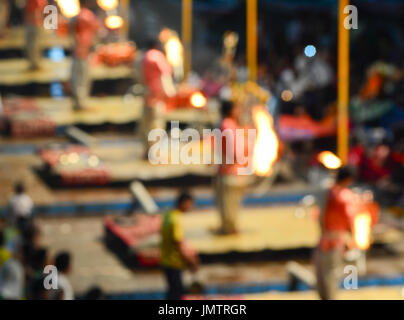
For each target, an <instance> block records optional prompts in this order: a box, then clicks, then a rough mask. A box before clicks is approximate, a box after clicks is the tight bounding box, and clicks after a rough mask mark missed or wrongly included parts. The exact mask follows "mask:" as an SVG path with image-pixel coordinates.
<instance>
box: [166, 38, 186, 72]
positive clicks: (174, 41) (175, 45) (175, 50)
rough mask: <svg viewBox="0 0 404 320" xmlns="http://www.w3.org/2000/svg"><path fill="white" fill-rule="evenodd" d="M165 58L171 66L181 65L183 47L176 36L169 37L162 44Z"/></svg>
mask: <svg viewBox="0 0 404 320" xmlns="http://www.w3.org/2000/svg"><path fill="white" fill-rule="evenodd" d="M164 50H165V52H166V56H167V60H168V62H169V63H170V65H171V66H172V67H174V68H175V67H180V66H181V65H182V57H183V47H182V43H181V41H180V39H178V37H177V36H172V37H170V38H169V39H168V40H167V42H166V43H165V45H164Z"/></svg>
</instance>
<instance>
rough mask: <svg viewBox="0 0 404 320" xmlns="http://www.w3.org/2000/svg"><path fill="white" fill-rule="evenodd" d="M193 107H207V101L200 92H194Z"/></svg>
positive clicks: (192, 97) (192, 96)
mask: <svg viewBox="0 0 404 320" xmlns="http://www.w3.org/2000/svg"><path fill="white" fill-rule="evenodd" d="M190 101H191V105H192V106H193V107H195V108H203V107H204V106H206V103H207V100H206V98H205V96H204V95H203V94H202V93H200V92H199V91H197V92H194V93H193V94H192V95H191V99H190Z"/></svg>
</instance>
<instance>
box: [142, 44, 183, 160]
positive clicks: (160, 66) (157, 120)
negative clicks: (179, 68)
mask: <svg viewBox="0 0 404 320" xmlns="http://www.w3.org/2000/svg"><path fill="white" fill-rule="evenodd" d="M142 71H143V80H144V84H145V86H146V90H147V92H146V105H145V107H144V114H143V119H142V124H141V128H140V131H141V135H142V139H143V144H144V146H145V158H147V157H148V151H149V149H150V147H151V144H152V142H150V141H149V139H148V136H149V133H150V131H151V130H153V129H165V121H164V118H163V115H164V113H165V112H166V110H167V103H168V100H169V99H170V98H172V97H174V96H175V95H176V89H175V86H174V82H173V78H172V77H173V69H172V67H171V65H170V64H169V62H168V60H167V57H166V56H165V54H164V53H163V52H162V51H161V50H160V44H159V42H158V41H150V43H149V46H148V50H147V51H146V53H145V56H144V58H143V65H142Z"/></svg>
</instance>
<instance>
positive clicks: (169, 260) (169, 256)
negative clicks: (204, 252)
mask: <svg viewBox="0 0 404 320" xmlns="http://www.w3.org/2000/svg"><path fill="white" fill-rule="evenodd" d="M183 239H184V229H183V226H182V212H181V211H180V210H178V209H175V210H171V211H168V212H166V213H165V214H164V216H163V223H162V227H161V265H162V266H164V267H169V268H175V269H184V268H185V267H186V262H185V260H184V258H183V257H182V255H181V253H180V250H179V248H178V243H179V242H181V241H182V240H183Z"/></svg>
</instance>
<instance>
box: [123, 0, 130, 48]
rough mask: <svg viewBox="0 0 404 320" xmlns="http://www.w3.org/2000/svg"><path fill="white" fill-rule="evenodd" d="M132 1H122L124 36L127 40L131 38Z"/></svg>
mask: <svg viewBox="0 0 404 320" xmlns="http://www.w3.org/2000/svg"><path fill="white" fill-rule="evenodd" d="M129 10H130V0H121V14H122V17H123V19H124V24H123V27H122V36H123V38H124V39H125V40H127V39H128V38H129V17H130V13H129Z"/></svg>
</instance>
